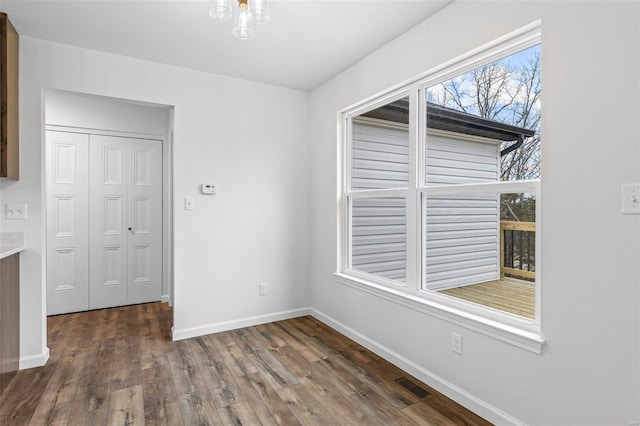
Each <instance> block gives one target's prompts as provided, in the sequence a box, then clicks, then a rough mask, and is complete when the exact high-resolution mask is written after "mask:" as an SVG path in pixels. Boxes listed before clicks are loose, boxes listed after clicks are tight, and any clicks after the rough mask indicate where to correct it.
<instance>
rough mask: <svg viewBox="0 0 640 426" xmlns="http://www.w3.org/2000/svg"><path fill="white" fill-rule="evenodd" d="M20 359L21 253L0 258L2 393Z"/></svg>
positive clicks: (0, 370) (0, 366)
mask: <svg viewBox="0 0 640 426" xmlns="http://www.w3.org/2000/svg"><path fill="white" fill-rule="evenodd" d="M19 361H20V254H19V253H17V254H14V255H11V256H9V257H5V258H4V259H0V395H1V394H2V392H4V391H5V389H6V388H7V386H8V385H9V382H10V381H11V379H12V378H13V376H14V375H15V374H16V371H18V367H19Z"/></svg>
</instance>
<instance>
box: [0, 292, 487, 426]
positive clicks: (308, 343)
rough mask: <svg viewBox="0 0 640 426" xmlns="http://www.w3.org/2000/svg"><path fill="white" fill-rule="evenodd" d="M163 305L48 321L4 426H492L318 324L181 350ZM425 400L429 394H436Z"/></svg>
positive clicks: (246, 333) (305, 322)
mask: <svg viewBox="0 0 640 426" xmlns="http://www.w3.org/2000/svg"><path fill="white" fill-rule="evenodd" d="M171 318H172V312H171V309H170V308H169V307H168V306H167V305H166V304H162V303H150V304H143V305H135V306H127V307H121V308H113V309H103V310H97V311H90V312H84V313H77V314H69V315H60V316H55V317H50V318H48V337H49V342H48V344H49V347H50V349H51V357H50V360H49V362H48V363H47V365H46V366H44V367H39V368H33V369H29V370H23V371H20V372H18V374H16V376H15V377H14V379H13V380H12V381H11V383H10V384H9V388H8V389H7V392H5V393H4V394H3V396H2V397H0V423H2V424H3V425H4V424H6V425H142V424H149V425H172V426H173V425H218V424H220V425H260V424H264V425H415V424H420V425H489V424H490V423H488V422H486V421H485V420H483V419H481V418H480V417H478V416H477V415H475V414H473V413H471V412H469V411H468V410H466V409H464V408H463V407H461V406H460V405H458V404H456V403H455V402H453V401H451V400H450V399H448V398H446V397H445V396H443V395H441V394H439V393H438V392H436V391H435V390H433V389H431V388H430V387H428V386H427V385H425V384H424V383H421V382H420V381H418V380H417V379H415V378H414V377H411V376H410V375H408V374H407V373H405V372H403V371H402V370H400V369H399V368H397V367H395V366H393V365H391V364H389V363H388V362H386V361H385V360H383V359H382V358H380V357H378V356H377V355H375V354H373V353H372V352H370V351H368V350H367V349H365V348H363V347H362V346H360V345H358V344H357V343H355V342H353V341H351V340H349V339H348V338H346V337H345V336H343V335H341V334H340V333H337V332H336V331H334V330H332V329H330V328H328V327H327V326H325V325H324V324H322V323H320V322H319V321H317V320H315V319H313V318H311V317H302V318H296V319H292V320H288V321H280V322H275V323H270V324H264V325H260V326H256V327H249V328H245V329H240V330H234V331H229V332H224V333H217V334H212V335H208V336H203V337H198V338H194V339H188V340H182V341H178V342H172V341H171V339H170V329H171ZM424 391H426V392H428V394H426V393H425V392H424Z"/></svg>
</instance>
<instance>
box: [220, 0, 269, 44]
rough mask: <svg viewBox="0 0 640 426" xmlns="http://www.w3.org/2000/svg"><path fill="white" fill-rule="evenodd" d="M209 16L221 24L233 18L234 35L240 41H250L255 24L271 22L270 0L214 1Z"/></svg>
mask: <svg viewBox="0 0 640 426" xmlns="http://www.w3.org/2000/svg"><path fill="white" fill-rule="evenodd" d="M234 4H236V6H234ZM234 9H235V10H234ZM209 15H210V16H211V18H213V20H215V21H220V22H223V21H229V20H231V19H232V18H233V31H232V33H233V35H234V36H235V37H236V38H238V39H240V40H250V39H252V38H253V36H254V31H253V24H266V23H267V22H269V19H270V18H269V2H268V0H214V1H213V3H211V6H210V8H209Z"/></svg>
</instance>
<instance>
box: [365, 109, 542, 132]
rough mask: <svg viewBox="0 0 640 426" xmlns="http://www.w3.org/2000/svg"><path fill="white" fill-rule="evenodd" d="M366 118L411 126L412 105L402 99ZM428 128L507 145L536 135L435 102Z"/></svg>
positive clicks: (428, 119)
mask: <svg viewBox="0 0 640 426" xmlns="http://www.w3.org/2000/svg"><path fill="white" fill-rule="evenodd" d="M362 115H363V116H364V117H370V118H377V119H380V120H387V121H393V122H396V123H404V124H408V123H409V101H408V100H407V99H400V100H397V101H395V102H391V103H389V104H387V105H384V106H382V107H380V108H377V109H374V110H373V111H369V112H366V113H364V114H362ZM427 128H431V129H440V130H448V131H450V132H456V133H464V134H467V135H474V136H482V137H485V138H489V139H496V140H499V141H505V142H507V141H515V140H518V139H519V138H520V137H521V136H524V137H531V136H533V135H535V133H536V132H535V131H533V130H530V129H525V128H522V127H517V126H511V125H509V124H504V123H500V122H499V121H494V120H489V119H486V118H482V117H478V116H477V115H472V114H467V113H466V112H462V111H457V110H455V109H452V108H447V107H443V106H442V105H438V104H435V103H432V102H427Z"/></svg>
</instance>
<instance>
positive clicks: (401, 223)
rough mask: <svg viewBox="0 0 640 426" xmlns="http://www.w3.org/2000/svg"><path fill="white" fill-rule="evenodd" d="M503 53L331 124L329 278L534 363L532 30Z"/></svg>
mask: <svg viewBox="0 0 640 426" xmlns="http://www.w3.org/2000/svg"><path fill="white" fill-rule="evenodd" d="M505 39H507V40H508V41H502V42H500V43H494V44H493V45H491V46H487V47H486V48H485V49H483V51H482V53H479V54H474V55H468V56H467V57H465V58H462V59H460V60H457V61H455V62H452V63H451V64H449V65H447V66H443V67H441V68H440V69H438V70H436V71H433V72H430V73H428V74H426V75H425V76H423V77H421V78H419V79H416V80H415V81H413V82H410V83H408V84H406V85H404V86H403V87H401V88H400V89H398V90H396V91H394V92H390V93H388V94H384V95H382V96H380V97H379V98H376V99H375V100H373V101H369V102H366V103H363V104H361V105H357V106H355V107H353V108H350V109H347V110H345V111H344V112H343V117H344V122H343V125H344V130H345V131H344V147H345V151H344V159H345V161H344V163H345V164H344V166H345V167H344V170H343V176H342V178H343V179H342V182H343V184H344V191H343V193H342V198H341V212H342V213H341V222H342V227H341V229H342V233H341V238H340V240H341V241H340V248H341V253H343V255H342V256H341V258H340V260H339V268H338V271H339V272H338V274H337V275H338V277H339V279H340V280H341V281H342V282H345V283H347V284H350V285H357V286H359V287H361V288H365V289H366V290H369V291H376V292H379V293H380V294H382V293H385V297H392V296H390V295H393V297H395V298H396V299H398V300H400V299H403V300H402V303H412V304H414V305H416V306H418V305H420V306H422V307H421V309H424V310H426V311H428V312H430V313H434V314H436V315H440V316H446V317H447V318H448V319H451V320H452V321H454V322H458V323H462V324H467V325H469V326H472V327H474V328H475V329H480V331H485V332H487V334H492V335H496V334H498V335H499V337H500V338H501V339H502V340H507V341H511V342H513V343H515V344H517V345H519V346H523V347H526V348H528V349H531V350H534V351H538V352H539V351H540V350H541V345H542V343H543V340H542V339H541V337H540V327H539V324H540V319H539V298H538V294H539V286H540V282H539V276H538V273H537V271H539V264H538V265H537V260H538V259H539V250H540V243H539V235H540V233H539V222H538V221H537V220H536V218H538V217H539V214H538V210H539V203H538V202H537V201H538V199H539V192H540V144H541V114H540V111H541V80H540V44H539V42H540V34H539V24H533V25H532V26H530V27H529V28H525V29H523V30H522V31H520V32H518V33H516V34H513V35H511V36H510V37H507V38H505ZM538 263H539V262H538ZM408 301H410V302H408ZM478 318H480V320H478ZM495 324H498V325H497V326H496V325H495ZM509 330H510V331H509ZM513 330H515V331H513ZM505 336H506V337H505ZM523 342H525V343H523Z"/></svg>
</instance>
